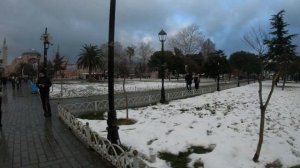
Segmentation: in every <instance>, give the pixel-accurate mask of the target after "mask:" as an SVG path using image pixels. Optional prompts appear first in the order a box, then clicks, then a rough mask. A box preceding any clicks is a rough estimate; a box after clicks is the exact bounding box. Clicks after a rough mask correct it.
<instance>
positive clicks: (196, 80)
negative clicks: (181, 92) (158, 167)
mask: <svg viewBox="0 0 300 168" xmlns="http://www.w3.org/2000/svg"><path fill="white" fill-rule="evenodd" d="M194 83H195V89H199V83H200V79H199V75H194Z"/></svg>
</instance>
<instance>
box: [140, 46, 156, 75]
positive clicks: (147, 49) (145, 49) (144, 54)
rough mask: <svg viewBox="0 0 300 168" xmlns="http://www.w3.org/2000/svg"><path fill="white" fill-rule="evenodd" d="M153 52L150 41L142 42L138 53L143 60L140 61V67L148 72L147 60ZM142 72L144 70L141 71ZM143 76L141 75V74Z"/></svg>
mask: <svg viewBox="0 0 300 168" xmlns="http://www.w3.org/2000/svg"><path fill="white" fill-rule="evenodd" d="M152 53H153V48H152V47H151V45H150V43H145V42H141V43H140V45H139V47H138V55H139V56H140V57H141V59H142V61H141V63H139V65H138V66H139V69H140V70H143V71H146V72H147V66H146V65H147V62H148V61H149V58H150V56H151V55H152ZM139 73H140V74H142V73H144V72H139ZM140 77H141V75H140Z"/></svg>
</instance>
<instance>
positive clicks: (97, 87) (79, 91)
mask: <svg viewBox="0 0 300 168" xmlns="http://www.w3.org/2000/svg"><path fill="white" fill-rule="evenodd" d="M114 87H115V92H116V93H118V92H123V86H122V83H121V82H118V83H115V86H114ZM179 87H185V83H184V82H176V81H172V82H168V81H166V82H165V88H166V89H168V88H179ZM125 88H126V91H127V92H133V91H144V90H159V89H160V88H161V82H159V81H154V82H151V81H147V82H146V81H142V82H141V81H127V82H126V85H125ZM61 90H63V97H64V98H66V97H78V96H84V95H90V96H91V95H102V94H107V93H108V87H107V83H79V84H78V83H71V84H64V85H62V88H61V85H60V84H53V87H52V89H51V92H50V96H51V97H52V98H56V97H60V94H61Z"/></svg>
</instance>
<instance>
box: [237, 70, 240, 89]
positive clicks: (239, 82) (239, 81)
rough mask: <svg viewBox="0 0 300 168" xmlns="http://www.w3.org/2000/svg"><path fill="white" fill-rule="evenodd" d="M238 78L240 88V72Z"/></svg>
mask: <svg viewBox="0 0 300 168" xmlns="http://www.w3.org/2000/svg"><path fill="white" fill-rule="evenodd" d="M237 77H238V81H237V82H238V87H240V72H238V76H237Z"/></svg>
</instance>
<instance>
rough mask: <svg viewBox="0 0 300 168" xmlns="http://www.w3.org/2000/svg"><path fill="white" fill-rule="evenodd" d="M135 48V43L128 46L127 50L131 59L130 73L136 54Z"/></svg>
mask: <svg viewBox="0 0 300 168" xmlns="http://www.w3.org/2000/svg"><path fill="white" fill-rule="evenodd" d="M135 48H136V47H135V46H134V45H131V46H128V47H127V48H126V50H125V51H126V54H127V56H128V61H129V65H128V69H129V74H130V73H131V72H132V57H133V56H134V55H135Z"/></svg>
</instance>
